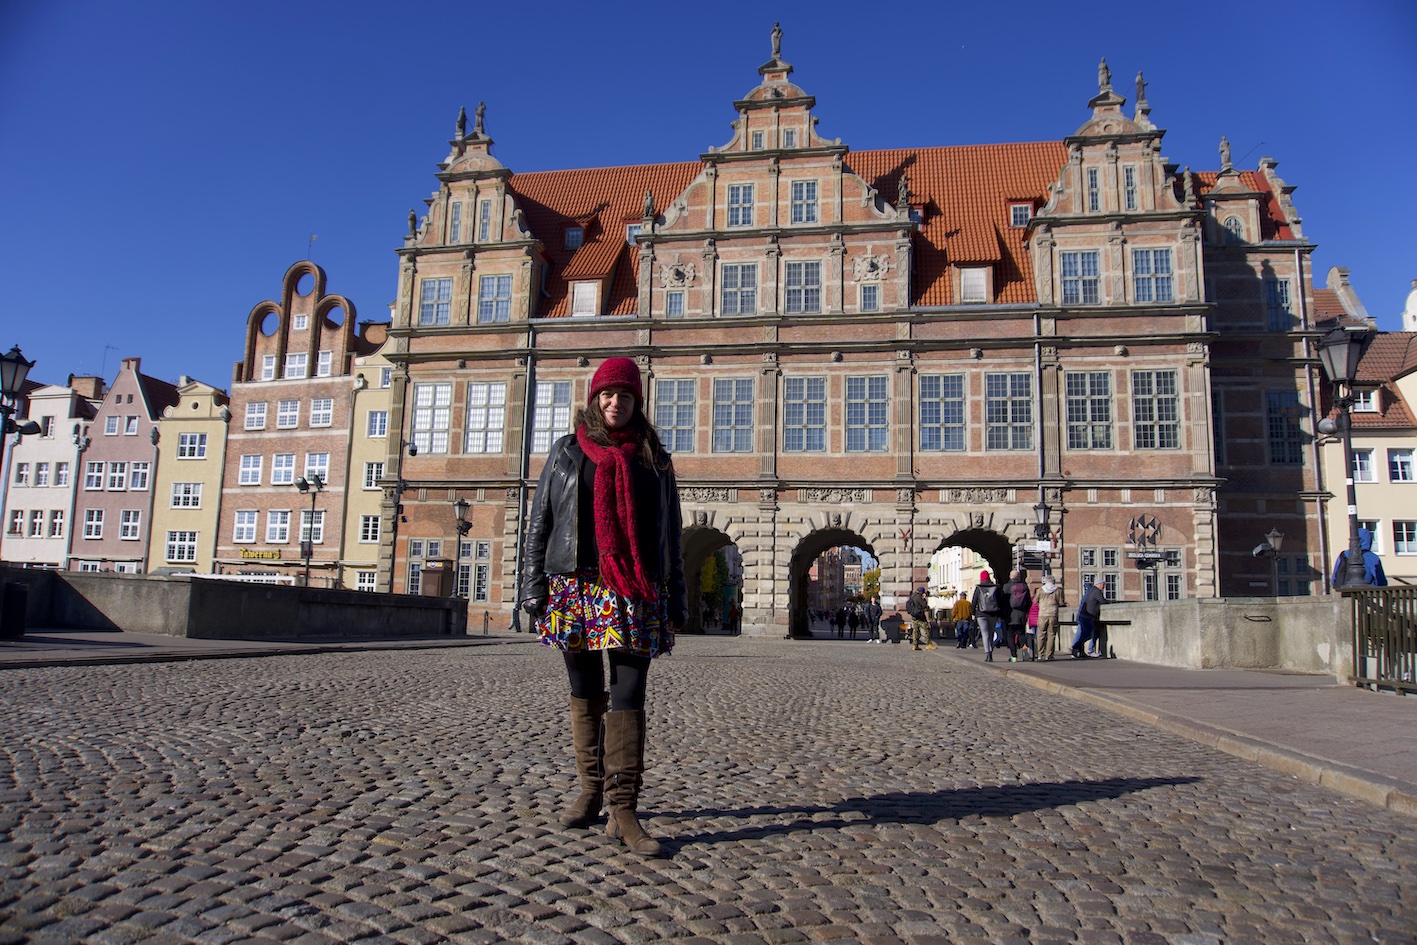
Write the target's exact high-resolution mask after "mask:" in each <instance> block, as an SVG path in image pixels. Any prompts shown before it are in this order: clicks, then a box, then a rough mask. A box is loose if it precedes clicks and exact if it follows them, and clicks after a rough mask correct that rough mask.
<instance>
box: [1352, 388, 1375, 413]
mask: <svg viewBox="0 0 1417 945" xmlns="http://www.w3.org/2000/svg"><path fill="white" fill-rule="evenodd" d="M1353 412H1354V413H1377V412H1378V392H1377V391H1375V390H1355V391H1354V392H1353Z"/></svg>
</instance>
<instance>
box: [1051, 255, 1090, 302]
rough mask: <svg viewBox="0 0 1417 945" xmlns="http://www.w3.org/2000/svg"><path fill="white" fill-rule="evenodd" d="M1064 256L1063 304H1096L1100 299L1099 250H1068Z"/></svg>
mask: <svg viewBox="0 0 1417 945" xmlns="http://www.w3.org/2000/svg"><path fill="white" fill-rule="evenodd" d="M1060 255H1061V257H1062V272H1063V304H1064V305H1096V304H1097V300H1098V294H1097V289H1098V272H1097V251H1096V250H1085V251H1076V252H1066V253H1061V254H1060Z"/></svg>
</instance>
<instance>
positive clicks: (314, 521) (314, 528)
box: [300, 509, 325, 545]
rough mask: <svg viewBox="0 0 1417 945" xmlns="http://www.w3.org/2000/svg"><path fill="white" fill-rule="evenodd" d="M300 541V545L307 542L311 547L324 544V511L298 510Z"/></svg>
mask: <svg viewBox="0 0 1417 945" xmlns="http://www.w3.org/2000/svg"><path fill="white" fill-rule="evenodd" d="M300 541H301V542H302V543H303V542H307V541H308V542H309V543H310V544H312V545H323V544H324V543H325V510H324V509H313V510H312V509H301V510H300Z"/></svg>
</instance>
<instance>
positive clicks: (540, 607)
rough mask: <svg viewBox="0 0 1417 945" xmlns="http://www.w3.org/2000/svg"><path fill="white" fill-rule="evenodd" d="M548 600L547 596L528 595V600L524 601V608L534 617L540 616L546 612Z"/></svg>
mask: <svg viewBox="0 0 1417 945" xmlns="http://www.w3.org/2000/svg"><path fill="white" fill-rule="evenodd" d="M546 602H547V599H546V598H545V597H528V598H527V599H526V600H524V601H522V610H524V611H526V612H527V613H528V614H530V615H531V616H533V617H540V616H541V615H542V614H544V613H546Z"/></svg>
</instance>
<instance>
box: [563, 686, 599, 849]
mask: <svg viewBox="0 0 1417 945" xmlns="http://www.w3.org/2000/svg"><path fill="white" fill-rule="evenodd" d="M609 701H610V700H609V698H608V697H607V696H598V697H597V698H594V699H577V698H576V697H575V696H572V697H571V744H572V745H573V746H574V747H575V752H576V774H577V775H579V777H580V783H581V793H580V796H579V797H577V798H576V800H575V803H573V804H571V806H570V807H568V808H566V810H565V811H564V812H563V813H562V814H561V823H563V824H565V825H566V826H567V827H584V826H586V825H587V824H589V823H591V822H592V821H594V820H595V819H597V818H598V817H599V816H600V806H601V802H602V801H603V799H604V792H605V772H604V763H603V759H604V757H605V739H604V737H603V736H602V734H601V721H602V720H603V719H604V718H605V709H606V706H607V705H608V704H609Z"/></svg>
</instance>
